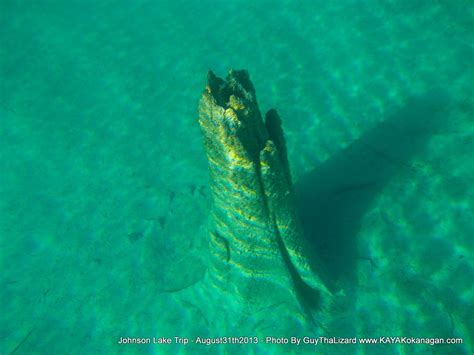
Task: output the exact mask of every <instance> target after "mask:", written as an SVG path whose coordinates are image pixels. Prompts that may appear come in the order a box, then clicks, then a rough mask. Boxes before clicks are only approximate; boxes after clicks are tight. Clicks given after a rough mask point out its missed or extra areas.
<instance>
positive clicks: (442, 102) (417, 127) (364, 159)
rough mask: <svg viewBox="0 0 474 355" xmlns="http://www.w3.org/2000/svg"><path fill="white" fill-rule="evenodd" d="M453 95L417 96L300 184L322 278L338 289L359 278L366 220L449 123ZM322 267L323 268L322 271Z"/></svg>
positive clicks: (306, 225) (307, 228)
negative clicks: (359, 248) (447, 115)
mask: <svg viewBox="0 0 474 355" xmlns="http://www.w3.org/2000/svg"><path fill="white" fill-rule="evenodd" d="M447 106H448V96H447V94H446V93H444V92H443V91H441V90H433V91H429V92H427V93H425V94H424V95H422V96H419V97H414V98H411V99H410V100H408V101H407V102H406V104H405V105H404V106H403V107H402V108H401V109H400V110H398V111H397V112H396V113H395V114H393V115H391V116H390V117H388V118H387V119H386V120H385V121H384V122H382V123H381V124H379V125H377V126H376V127H375V128H373V129H370V130H369V131H367V132H366V133H364V134H363V135H362V136H361V137H360V138H359V139H358V140H356V141H354V142H353V143H352V144H351V145H349V146H348V147H347V148H346V149H344V150H342V151H340V152H338V153H337V154H335V155H334V156H332V157H331V158H329V159H328V160H327V161H326V162H324V163H323V164H321V165H320V166H317V167H316V168H315V169H314V170H312V171H310V172H308V173H307V174H306V175H304V176H303V177H302V179H300V181H298V182H297V183H296V185H295V190H296V198H297V205H298V209H299V212H300V216H301V220H302V224H303V229H304V232H305V237H306V238H307V239H308V240H309V244H310V245H311V246H312V247H314V249H315V253H316V256H317V259H318V264H319V265H318V266H315V268H319V270H320V271H319V273H320V274H321V275H320V276H321V277H322V278H323V279H324V281H325V282H326V284H327V285H328V287H329V288H330V289H332V290H336V289H337V288H339V287H340V286H341V282H342V283H345V282H347V281H349V282H350V281H351V280H354V277H355V272H356V268H357V265H356V264H357V261H358V260H360V259H361V258H363V259H366V260H367V261H370V262H371V263H374V261H373V260H371V259H370V255H359V254H358V251H357V244H358V243H357V240H356V237H357V235H358V232H359V228H360V222H361V220H362V218H363V216H364V215H365V213H366V212H367V211H368V210H369V208H370V206H371V204H372V202H373V200H374V198H375V197H376V196H377V195H378V194H379V193H380V192H381V190H382V189H383V187H384V186H385V185H386V184H387V183H388V182H389V180H390V179H391V178H392V177H394V176H396V175H397V174H398V173H399V172H401V171H403V170H404V169H412V166H411V165H410V162H411V160H412V158H413V157H415V156H416V155H417V154H419V153H421V152H422V151H423V147H424V145H425V143H426V142H427V141H428V139H429V138H430V136H431V135H432V134H434V133H436V132H438V131H439V130H440V129H442V127H441V126H442V124H443V116H444V115H443V112H445V111H444V109H445V108H446V107H447ZM321 269H322V270H321Z"/></svg>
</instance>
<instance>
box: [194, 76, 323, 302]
mask: <svg viewBox="0 0 474 355" xmlns="http://www.w3.org/2000/svg"><path fill="white" fill-rule="evenodd" d="M199 123H200V126H201V130H202V134H203V136H204V146H205V150H206V153H207V158H208V161H209V170H210V184H211V191H212V198H213V209H212V213H211V221H210V230H209V234H210V252H211V262H210V267H209V275H208V276H209V278H210V280H211V282H212V285H213V287H215V288H216V292H222V293H225V294H228V295H229V296H231V297H232V299H234V300H236V301H238V302H239V303H240V304H242V305H245V307H248V308H249V309H254V310H255V309H263V308H265V307H268V306H270V305H274V304H278V303H282V302H285V303H289V304H298V305H299V306H302V308H303V309H304V310H305V311H307V310H312V309H315V308H318V307H320V306H321V295H323V294H326V293H327V291H326V288H325V287H324V285H323V283H322V282H321V281H320V280H319V278H318V277H317V276H316V274H315V273H314V272H313V270H312V268H311V266H310V265H311V255H310V254H309V253H308V252H309V250H310V249H309V248H308V247H307V245H305V240H304V238H303V233H302V229H301V226H300V223H299V220H298V216H297V213H296V210H295V206H294V202H293V189H292V181H291V175H290V169H289V165H288V159H287V152H286V144H285V139H284V135H283V130H282V128H281V121H280V118H279V116H278V114H277V112H276V111H275V110H270V111H269V112H268V113H267V114H266V116H265V122H264V121H263V119H262V116H261V114H260V110H259V108H258V104H257V100H256V96H255V89H254V87H253V85H252V83H251V81H250V79H249V75H248V73H247V72H246V71H244V70H238V71H234V70H231V71H230V72H229V74H228V76H227V78H226V80H225V81H224V80H223V79H221V78H218V77H216V76H215V75H214V73H213V72H209V74H208V84H207V86H206V89H205V91H204V93H203V94H202V98H201V101H200V105H199ZM321 291H322V292H321Z"/></svg>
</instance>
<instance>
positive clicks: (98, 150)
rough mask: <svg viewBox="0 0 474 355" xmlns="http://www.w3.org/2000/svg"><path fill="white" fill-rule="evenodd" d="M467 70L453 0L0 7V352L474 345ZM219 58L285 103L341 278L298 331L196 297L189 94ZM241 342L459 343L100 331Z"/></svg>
mask: <svg viewBox="0 0 474 355" xmlns="http://www.w3.org/2000/svg"><path fill="white" fill-rule="evenodd" d="M473 63H474V3H473V2H472V1H469V0H466V1H462V0H454V1H448V0H446V1H415V0H410V1H409V0H393V1H389V0H384V1H375V0H367V1H349V0H340V1H317V0H314V1H289V0H288V1H261V0H257V1H240V0H239V1H237V0H235V1H220V0H219V1H216V2H209V1H160V0H156V1H123V0H122V1H103V0H100V1H90V0H84V1H71V2H69V1H53V0H44V1H20V2H18V1H10V0H2V1H0V270H1V273H0V285H1V288H0V353H1V354H10V353H13V354H96V353H97V354H108V353H110V354H113V353H120V354H162V353H211V354H214V353H215V354H218V353H258V354H270V353H283V352H286V353H288V352H292V351H293V352H295V353H296V352H298V353H310V352H312V353H314V352H316V353H321V354H323V353H324V354H326V353H341V354H433V353H434V354H471V353H472V352H473V351H474V286H473V285H474V186H473V184H472V181H473V179H474V84H473V83H474V65H473ZM230 68H236V69H240V68H245V69H247V70H248V71H249V73H250V77H251V80H252V81H253V83H254V85H255V88H256V92H257V97H258V101H259V105H260V107H261V109H262V111H266V110H267V109H269V108H276V109H277V110H278V112H279V113H280V116H281V118H282V121H283V128H284V130H285V134H286V140H287V145H288V155H289V161H290V164H291V169H292V175H293V178H294V180H295V181H296V182H297V183H296V187H297V190H298V191H299V192H300V193H301V194H300V196H301V198H300V200H299V203H300V208H301V216H302V219H303V222H304V226H305V230H306V233H307V236H308V237H309V238H310V240H312V242H313V243H314V245H316V246H317V248H318V250H319V258H320V259H321V260H322V263H323V265H324V268H325V271H324V276H325V278H326V279H327V280H328V283H330V284H332V285H333V286H334V288H335V290H337V291H336V292H335V300H336V302H337V303H338V304H337V307H333V308H332V310H331V312H330V314H329V315H327V316H325V317H324V318H322V319H319V320H318V323H319V325H318V326H315V328H314V331H313V332H312V333H311V334H306V333H304V332H305V331H303V330H302V329H303V327H301V329H291V330H290V331H287V332H283V331H282V329H284V324H285V319H279V317H278V314H279V308H278V307H276V308H275V309H272V310H269V311H268V315H267V316H268V317H267V318H268V320H269V322H268V323H269V324H270V325H269V327H268V334H254V332H253V329H251V327H250V326H249V325H247V324H236V323H235V322H234V317H233V313H232V312H233V311H234V310H235V309H236V305H235V304H232V300H229V304H216V303H215V302H214V301H213V299H212V298H209V297H208V295H207V294H206V292H204V291H203V290H199V284H200V282H201V280H202V278H203V277H204V275H205V273H206V262H207V229H206V227H207V217H208V215H209V210H210V207H211V199H210V193H209V190H208V172H207V162H206V157H205V152H204V149H203V147H202V139H201V135H200V131H199V125H198V123H197V116H198V115H197V104H198V100H199V97H200V94H201V92H202V90H203V89H204V87H205V83H206V72H207V70H209V69H212V70H214V71H215V72H216V73H217V74H218V75H220V76H224V75H225V74H226V72H227V71H228V70H229V69H230ZM206 295H207V296H206ZM269 297H271V295H270V296H269ZM279 307H284V305H283V306H281V305H280V306H279ZM305 329H306V328H305ZM243 335H248V336H253V335H258V336H264V335H268V336H274V335H275V336H277V335H278V336H283V337H291V336H296V337H301V338H302V337H303V336H305V335H307V336H311V337H318V336H327V337H331V336H337V337H357V338H358V339H360V338H363V337H375V338H377V339H379V337H380V336H400V337H403V336H406V337H428V338H443V339H448V338H460V339H462V341H463V343H462V344H457V345H448V344H444V345H422V344H404V343H399V344H377V345H361V344H358V345H317V346H315V345H307V346H296V345H294V346H286V347H285V346H279V345H272V344H265V341H264V340H265V339H264V338H261V339H260V342H259V344H257V345H229V344H227V345H210V346H206V345H199V344H187V345H183V344H176V343H173V344H170V345H157V344H155V345H153V344H150V345H137V344H135V345H131V344H129V345H119V344H117V342H118V340H119V338H120V337H154V336H155V337H160V336H170V337H173V336H180V337H187V338H189V339H190V340H192V339H195V337H196V336H203V337H218V336H243Z"/></svg>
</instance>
